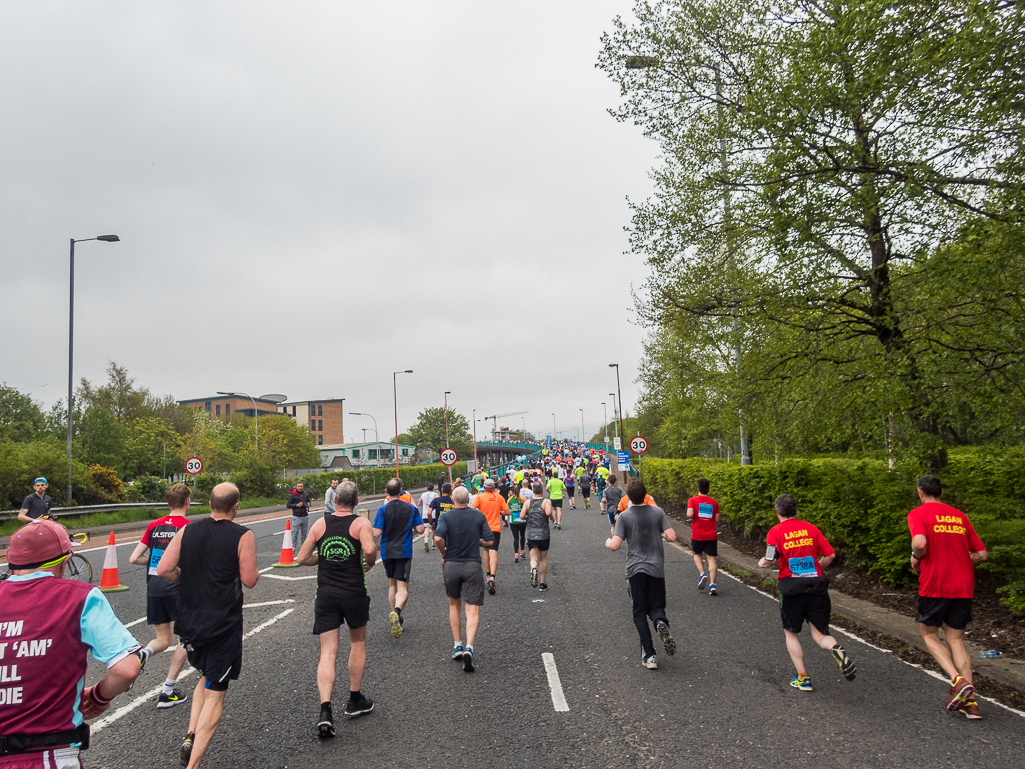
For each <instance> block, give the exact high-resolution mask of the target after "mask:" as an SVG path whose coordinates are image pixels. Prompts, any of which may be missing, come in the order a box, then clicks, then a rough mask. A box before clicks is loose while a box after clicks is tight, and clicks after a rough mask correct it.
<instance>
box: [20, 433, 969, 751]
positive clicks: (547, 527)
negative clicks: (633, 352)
mask: <svg viewBox="0 0 1025 769" xmlns="http://www.w3.org/2000/svg"><path fill="white" fill-rule="evenodd" d="M696 487H697V489H696V490H697V494H696V495H695V496H694V497H692V498H690V499H689V500H688V501H687V505H686V517H687V520H688V521H689V522H690V524H691V525H690V529H691V531H690V538H691V553H692V556H693V560H694V565H695V567H696V569H697V572H698V579H697V588H698V590H701V591H705V590H707V595H708V596H710V597H714V596H717V595H719V588H718V586H717V584H716V579H717V574H718V563H717V558H718V534H719V531H718V527H719V520H720V509H719V503H718V501H717V500H716V499H715V498H714V497H712V496H711V488H710V484H709V481H708V480H706V479H704V478H702V479H698V480H697V481H696ZM45 491H46V479H37V480H36V483H35V494H34V495H30V496H29V497H28V498H26V502H25V504H24V505H23V509H22V511H21V512H22V514H23V516H22V519H23V520H28V521H29V523H28V525H26V526H25V527H23V528H21V529H19V530H18V531H17V532H15V534H14V535H12V537H11V540H10V544H9V546H8V551H7V561H8V563H9V564H10V567H11V576H10V578H9V579H7V580H5V581H3V582H2V583H0V629H3V630H4V638H5V640H6V639H8V638H13V639H15V640H14V641H13V645H12V644H11V642H9V641H8V642H7V643H0V662H3V661H4V660H3V657H4V650H5V648H6V647H7V646H11V648H12V649H14V648H23V649H28V648H31V649H33V650H36V651H33V654H32V655H29V656H28V657H27V658H26V659H24V660H22V659H20V657H21V656H22V655H21V654H20V653H19V666H20V669H21V672H22V673H23V674H24V675H22V676H21V678H23V679H24V680H25V681H26V682H29V683H28V684H27V685H26V686H23V687H18V688H17V689H13V688H12V689H4V690H0V692H2V693H3V696H4V699H3V701H0V705H3V706H6V707H0V740H2V742H0V768H4V767H17V768H18V769H22V768H23V767H24V768H26V769H27V767H30V766H31V767H37V766H40V767H41V766H53V767H79V766H81V764H80V759H79V754H78V751H79V749H80V748H82V747H86V746H87V745H88V727H87V725H85V723H84V720H85V719H88V718H93V717H95V716H98V715H99V714H101V713H103V712H104V711H105V710H106V709H107V708H108V707H109V705H110V703H111V701H112V700H113V699H114V697H115V696H117V695H118V694H120V693H122V692H124V691H125V690H127V689H128V688H129V687H130V686H131V684H132V682H133V681H134V680H135V678H136V677H137V676H138V674H139V672H140V671H141V670H142V668H143V666H144V665H145V664H146V662H147V660H149V659H150V658H151V657H152V655H154V654H156V653H159V652H161V651H163V650H165V649H168V648H170V646H171V645H172V643H173V642H174V635H177V636H178V647H177V651H176V653H175V654H174V655H172V658H171V662H170V665H169V669H168V674H167V678H166V679H165V682H164V685H163V686H162V687H161V690H160V693H159V695H158V698H157V702H156V707H158V708H170V707H173V706H174V705H176V704H178V703H181V702H185V701H186V700H188V699H189V697H188V695H187V694H183V693H182V692H180V691H179V690H178V689H177V688H175V685H176V679H177V677H178V675H179V673H180V671H181V669H182V667H183V665H184V662H185V659H186V657H187V659H188V661H189V662H190V663H191V664H192V666H193V667H195V668H196V669H197V670H198V671H199V672H200V673H201V678H200V680H199V682H198V684H197V686H196V688H195V689H194V691H193V694H192V704H191V713H190V719H189V727H188V730H187V734H186V737H185V739H184V740H183V742H182V745H181V749H180V762H181V765H182V766H185V767H197V766H199V764H200V761H201V760H202V757H203V755H204V754H205V752H206V750H207V748H208V746H209V744H210V740H211V739H212V738H213V735H214V733H215V731H216V729H217V726H218V724H219V722H220V718H221V713H222V708H223V704H224V697H225V693H226V692H227V689H228V685H229V682H230V681H231V680H234V679H237V678H238V675H239V673H240V671H241V668H242V592H243V590H242V589H243V586H244V587H246V588H253V587H254V586H255V585H256V583H257V581H258V579H259V572H258V570H257V566H256V543H255V537H254V535H253V533H252V532H251V531H250V530H249V529H247V528H245V527H243V526H240V525H239V524H237V523H235V522H234V518H235V515H236V513H237V510H238V503H239V492H238V489H237V488H236V487H235V486H234V485H233V484H230V483H222V484H219V485H218V486H216V487H215V488H214V489H213V491H212V492H211V496H210V509H211V514H210V516H209V517H208V518H204V519H202V520H200V521H196V522H194V523H188V522H187V521H186V519H185V517H184V516H185V514H187V512H188V507H189V501H190V494H189V489H188V487H187V486H185V485H183V484H175V485H174V486H172V487H171V488H170V489H169V491H168V504H169V507H170V512H169V514H168V515H166V516H162V517H161V518H159V519H158V520H156V521H153V522H152V523H151V524H150V525H149V527H148V528H147V530H146V532H145V534H144V536H143V538H142V540H141V541H140V542H139V544H138V545H137V547H136V549H135V551H134V552H133V553H132V555H131V558H130V561H131V562H132V563H134V564H139V565H142V566H145V567H146V570H147V620H148V622H149V624H151V625H153V626H154V636H155V637H154V639H153V640H152V641H150V642H149V643H148V644H146V645H145V646H142V645H140V644H138V643H137V642H136V641H135V639H134V638H133V637H132V635H131V633H129V631H128V630H127V629H126V628H125V627H124V625H122V624H121V622H120V621H119V620H118V619H117V618H116V617H115V616H114V614H113V611H112V610H111V609H110V605H109V604H108V603H107V600H106V598H105V597H104V596H103V595H102V594H101V593H100V592H99V591H97V590H96V589H95V588H92V587H91V586H90V585H87V584H83V583H80V582H74V581H70V580H62V579H45V578H46V577H58V578H59V577H61V576H63V572H64V564H65V561H66V560H67V558H68V556H69V555H70V553H71V544H70V542H69V539H68V535H67V531H66V530H65V529H64V527H63V526H60V525H59V524H57V523H55V522H52V521H50V520H47V518H48V513H49V502H48V500H49V497H46V496H45ZM386 491H387V498H386V499H385V501H384V503H383V504H382V505H381V506H380V507H379V508H378V509H377V511H376V512H375V513H374V514H373V515H372V517H371V519H368V518H367V517H364V516H361V515H359V514H358V512H357V505H358V504H359V502H360V497H359V490H358V488H357V487H356V485H355V484H354V483H351V482H349V481H348V480H344V479H343V480H342V481H341V482H337V481H335V482H332V484H331V487H330V488H329V489H328V490H327V493H326V495H325V511H324V515H323V517H321V518H318V519H317V520H316V521H315V522H314V523H313V524H312V525H309V517H310V505H311V501H310V497H309V494H308V492H305V491H304V490H303V489H302V487H301V486H297V488H296V489H294V490H293V492H292V494H291V495H290V500H289V507H290V508H291V509H292V515H293V516H294V517H295V516H298V517H305V518H306V519H307V520H305V521H303V522H302V525H301V526H299V527H293V537H294V539H293V543H294V544H293V546H294V548H295V550H296V560H297V561H298V563H299V564H301V565H307V566H316V567H317V593H316V597H315V605H314V625H313V633H314V634H315V635H317V636H318V639H319V643H320V659H319V663H318V666H317V687H318V690H319V693H320V699H321V705H320V715H319V718H318V721H317V727H316V728H317V733H318V735H319V736H320V737H321V738H330V737H333V736H334V735H335V721H334V711H333V704H332V693H333V690H334V685H335V678H336V660H337V655H338V650H339V633H340V630H341V627H342V625H343V624H344V625H347V626H348V636H349V655H348V677H349V696H348V698H347V700H346V704H345V707H344V711H343V712H344V714H345V715H346V716H349V717H356V716H361V715H365V714H367V713H370V712H371V711H372V710H373V708H374V703H373V701H372V700H371V699H370V698H369V697H367V696H366V695H365V694H364V693H363V692H362V690H361V687H362V679H363V673H364V669H365V665H366V626H367V624H368V622H369V621H370V588H369V585H368V582H367V579H366V574H367V572H368V571H369V570H370V569H372V568H373V567H374V566H375V564H376V563H377V561H378V560H379V559H380V560H382V561H383V563H384V570H385V573H386V577H387V580H388V605H389V612H388V624H389V628H390V632H391V634H392V636H393V637H394V638H396V639H399V638H401V637H402V633H403V626H404V624H405V618H404V617H403V610H404V609H405V607H406V605H407V603H408V601H409V598H410V593H409V582H410V576H411V574H412V560H413V548H414V543H415V541H416V539H417V538H418V537H419V536H421V535H422V536H423V547H424V550H425V551H427V552H433V551H437V552H438V553H439V554H440V558H441V563H442V573H443V581H444V589H445V593H446V596H447V598H448V601H449V623H450V626H451V630H452V638H453V645H452V652H451V657H452V659H453V660H455V661H456V662H458V663H460V664H461V665H462V668H463V670H464V671H466V672H468V673H472V672H473V671H474V670H475V669H476V665H477V664H478V659H477V652H476V647H475V643H476V636H477V629H478V626H479V621H480V610H481V607H482V606H483V604H484V601H485V597H484V596H485V593H488V594H490V595H492V596H495V595H496V594H497V593H498V576H497V574H498V566H499V553H500V543H501V541H502V539H503V534H504V533H506V530H508V532H507V533H508V539H509V541H510V542H511V543H512V548H511V549H512V561H513V563H519V562H520V561H521V560H527V559H529V564H530V569H529V575H530V577H529V579H530V584H531V586H532V587H534V588H536V589H537V590H538V591H542V592H543V591H546V590H548V589H549V581H548V579H549V569H548V559H549V553H550V552H551V545H552V531H553V530H559V529H561V528H562V526H563V511H564V510H566V509H570V510H572V509H575V508H576V498H577V494H579V496H580V499H581V501H582V505H583V508H584V509H588V508H590V507H591V498H592V497H595V498H596V499H597V504H598V509H599V510H600V511H601V513H602V514H604V515H607V517H608V520H609V525H610V536H609V537H608V539H607V540H606V541H605V546H606V547H607V548H608V549H609V550H612V551H616V550H619V549H620V548H621V547H623V546H624V545H625V546H626V549H627V555H626V577H627V581H628V588H627V589H628V593H629V595H630V598H631V602H632V612H633V621H634V624H635V627H636V629H637V633H638V636H639V641H640V646H641V665H642V666H643V667H645V668H648V669H652V670H654V669H657V668H658V659H657V654H656V650H655V645H654V641H653V635H652V632H651V630H652V628H654V631H655V634H656V635H657V636H658V637H659V639H660V641H661V643H662V646H663V649H664V651H665V653H666V654H667V655H669V656H672V655H673V654H674V653H675V652H676V640H675V639H674V638H673V635H672V631H671V628H670V621H669V618H668V616H667V614H666V580H665V565H664V564H665V555H664V549H663V543H664V542H666V541H668V542H675V541H676V540H677V534H676V531H675V530H674V529H673V527H672V524H671V522H670V520H669V518H668V517H667V516H666V514H665V512H664V511H663V510H662V508H661V507H659V506H658V505H657V504H656V502H655V500H654V499H653V498H652V497H651V496H650V495H649V494H648V493H647V489H646V487H645V484H644V482H643V480H642V479H640V478H631V479H629V480H628V482H626V483H625V484H623V485H621V483H620V478H618V477H617V473H613V472H610V469H609V462H608V457H607V456H606V455H605V453H604V452H602V451H600V450H593V449H590V448H588V447H586V446H582V445H577V444H573V443H570V442H565V443H559V444H554V445H546V446H544V448H543V449H542V450H541V451H539V452H537V453H535V454H534V455H532V456H530V457H529V458H524V459H523V461H520V462H514V463H511V464H510V465H508V466H504V467H501V468H498V469H496V470H494V471H493V472H489V471H487V470H481V471H480V472H476V473H474V474H473V475H472V476H471V477H470V478H469V479H466V480H464V479H462V478H455V479H454V480H453V481H452V482H451V483H448V482H444V480H443V479H441V482H440V483H439V484H438V486H437V488H436V487H435V484H428V486H427V489H426V490H425V491H424V492H423V493H421V494H420V496H419V498H418V499H417V501H416V503H415V504H414V503H413V498H412V496H411V495H410V493H409V492H408V491H406V490H405V489H404V488H403V484H402V481H401V480H400V479H399V478H393V479H392V480H390V481H389V482H388V484H387V487H386ZM918 493H919V497H920V499H921V501H922V504H921V505H920V506H919V507H916V508H915V509H914V510H912V511H911V513H910V514H909V516H908V521H909V528H910V531H911V534H912V556H911V566H912V568H913V569H914V570H916V571H920V573H921V578H920V590H919V595H920V597H919V611H918V614H919V616H918V621H919V623H920V627H921V632H922V635H923V638H924V639H925V641H926V644H927V646H928V648H929V650H930V652H931V653H932V655H933V657H934V658H935V659H936V661H937V662H938V663H939V665H940V666H941V667H942V669H943V670H944V671H945V672H946V673H947V675H948V676H949V677H950V681H951V684H950V691H949V695H948V697H947V703H946V707H947V709H948V710H951V711H959V712H962V713H964V715H966V716H967V717H968V718H969V719H978V718H979V717H980V714H979V707H978V703H977V701H976V699H975V696H974V687H973V686H972V682H971V681H972V671H971V660H970V658H969V657H968V654H967V652H966V650H965V647H964V643H963V634H964V628H965V626H966V625H967V623H968V622H969V621H970V619H971V599H972V591H973V587H974V567H975V565H977V564H978V563H981V562H982V561H984V560H985V559H986V551H985V547H984V545H983V544H982V542H981V540H979V538H978V536H977V535H976V533H975V531H974V529H973V528H972V526H971V523H970V521H969V520H968V517H967V516H966V515H964V513H962V512H960V511H959V510H957V509H955V508H953V507H950V506H948V505H945V504H943V503H942V502H941V500H940V497H941V496H942V493H943V489H942V486H941V485H940V483H939V481H938V480H937V479H935V478H933V477H931V476H923V477H922V478H921V479H919V483H918ZM33 496H34V497H35V499H33ZM33 511H37V514H35V515H33V514H32V513H33ZM775 512H776V516H777V520H778V524H777V525H776V526H774V527H773V528H772V529H771V530H770V531H769V532H768V534H767V537H766V545H767V547H766V553H765V556H764V557H763V558H762V560H761V561H760V563H759V565H760V566H762V567H763V568H769V567H772V568H775V569H777V570H778V591H779V595H780V618H781V621H782V625H783V631H784V637H785V640H786V648H787V651H788V653H789V655H790V657H791V660H792V662H793V665H794V668H795V673H796V675H795V676H794V677H793V678H792V679H791V681H790V684H791V686H793V687H794V688H795V689H797V690H799V691H802V692H810V691H813V687H812V683H811V678H810V677H809V675H808V673H807V672H806V669H805V665H804V652H803V649H802V647H801V643H800V638H799V633H800V632H801V629H802V627H803V624H804V623H805V622H807V623H808V625H809V628H810V631H811V636H812V640H813V641H814V643H815V644H816V645H817V646H819V647H820V648H822V649H824V650H826V651H828V652H829V653H830V654H831V655H832V658H833V659H834V660H835V662H836V664H837V666H838V667H839V669H840V672H841V673H842V675H843V676H844V678H846V679H847V680H848V681H852V680H854V678H855V676H856V674H857V668H856V665H855V663H854V661H853V660H852V659H851V658H850V656H849V654H848V653H847V652H846V650H845V649H844V648H843V647H842V646H841V645H840V644H839V643H838V642H837V641H836V639H835V638H833V637H832V636H831V635H830V633H829V618H830V611H831V603H830V598H829V591H828V585H829V583H828V579H827V578H826V577H825V575H824V569H826V568H827V567H828V566H829V565H830V563H831V562H832V561H833V559H834V558H835V553H834V551H833V548H832V547H831V546H830V544H829V542H828V541H827V540H826V538H825V537H824V536H823V535H822V533H821V532H820V531H819V530H818V529H817V528H816V527H815V526H813V525H812V524H810V523H807V522H805V521H802V520H800V519H798V518H797V502H796V500H795V499H794V497H793V496H791V495H789V494H783V495H781V496H779V497H778V498H777V499H776V501H775ZM297 529H298V532H299V533H298V534H296V533H295V532H296V530H297ZM54 612H56V616H55V615H54ZM464 616H465V627H464ZM65 626H66V627H65ZM941 626H942V627H943V628H944V630H945V639H944V640H941V638H940V636H939V628H940V627H941ZM44 636H45V637H46V638H47V639H51V640H49V643H53V642H57V647H56V648H54V650H53V651H54V653H55V654H57V655H60V656H59V657H58V658H59V659H60V660H62V662H65V661H67V662H68V664H67V665H66V666H65V667H66V670H63V672H62V673H61V675H60V676H58V677H57V678H59V681H58V683H57V684H56V685H53V681H54V680H56V679H55V678H54V676H53V672H52V670H50V669H49V668H48V667H47V660H46V656H45V654H46V645H45V644H44V646H39V643H40V641H39V639H40V638H42V637H44ZM19 642H20V643H23V644H24V647H22V646H19ZM30 642H31V646H29V644H30ZM37 651H38V652H39V653H38V654H36V652H37ZM85 652H89V653H91V654H92V655H93V656H94V657H95V658H96V659H98V660H100V661H101V662H103V663H104V664H106V666H107V668H108V674H107V676H106V677H105V678H103V679H102V680H101V681H100V682H98V683H97V684H95V685H93V686H92V687H85V688H83V685H84V679H85ZM26 654H27V652H26ZM65 679H66V680H65ZM12 692H16V694H12ZM69 714H70V715H69ZM37 757H38V761H37V760H36V759H37Z"/></svg>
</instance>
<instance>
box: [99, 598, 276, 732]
mask: <svg viewBox="0 0 1025 769" xmlns="http://www.w3.org/2000/svg"><path fill="white" fill-rule="evenodd" d="M294 611H295V609H285V610H284V611H283V612H281V613H280V614H278V615H276V616H274V617H271V618H270V619H269V620H267V621H266V622H263V623H261V624H259V625H257V626H256V627H254V628H253V629H252V630H250V631H249V632H248V633H246V634H245V635H244V636H242V638H243V640H245V639H246V638H251V637H253V636H254V635H256V634H257V633H260V632H262V631H264V630H266V629H267V628H269V627H270V626H271V625H273V624H274V623H275V622H277V621H278V620H282V619H284V618H285V617H287V616H288V615H289V614H291V613H292V612H294ZM195 672H196V669H195V668H193V667H189V668H186V669H185V670H184V671H182V673H181V675H179V676H178V681H181V680H183V679H185V678H188V677H189V676H190V675H192V674H193V673H195ZM163 686H164V685H163V684H159V685H157V686H154V687H153V688H152V689H150V690H149V691H147V692H144V693H143V694H141V695H140V696H138V697H136V698H135V699H134V700H132V701H131V702H129V703H128V704H127V705H122V706H121V707H119V708H118V709H117V710H115V711H114V712H113V713H111V714H110V715H107V716H104V717H103V718H101V719H100V720H99V721H96V722H95V723H93V724H92V727H91V729H90V731H91V732H92V734H96V733H97V732H100V731H102V730H103V729H105V728H107V727H108V726H110V725H111V724H113V723H114V722H115V721H119V720H121V719H122V718H124V717H125V716H127V715H128V714H129V713H131V712H132V711H133V710H136V709H137V708H139V707H141V706H142V705H145V704H146V703H147V702H150V703H151V702H153V698H154V697H156V696H157V695H158V694H160V690H161V689H162V688H163Z"/></svg>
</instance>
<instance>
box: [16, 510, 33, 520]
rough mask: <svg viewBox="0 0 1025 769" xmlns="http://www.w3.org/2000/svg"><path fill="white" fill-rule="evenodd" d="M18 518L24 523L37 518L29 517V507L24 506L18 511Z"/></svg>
mask: <svg viewBox="0 0 1025 769" xmlns="http://www.w3.org/2000/svg"><path fill="white" fill-rule="evenodd" d="M18 520H19V521H21V522H22V523H32V521H33V520H35V519H34V518H29V517H28V508H27V507H23V508H21V510H19V511H18Z"/></svg>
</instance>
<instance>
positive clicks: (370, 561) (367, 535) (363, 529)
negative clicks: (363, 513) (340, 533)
mask: <svg viewBox="0 0 1025 769" xmlns="http://www.w3.org/2000/svg"><path fill="white" fill-rule="evenodd" d="M359 543H360V544H361V545H363V568H364V570H366V571H370V570H371V569H372V568H374V564H375V563H377V543H376V542H374V532H373V531H371V529H370V521H368V520H366V519H365V518H364V519H363V523H362V524H361V525H360V527H359Z"/></svg>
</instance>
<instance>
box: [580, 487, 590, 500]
mask: <svg viewBox="0 0 1025 769" xmlns="http://www.w3.org/2000/svg"><path fill="white" fill-rule="evenodd" d="M580 493H581V494H582V495H583V497H584V499H590V498H591V487H590V486H581V487H580Z"/></svg>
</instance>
